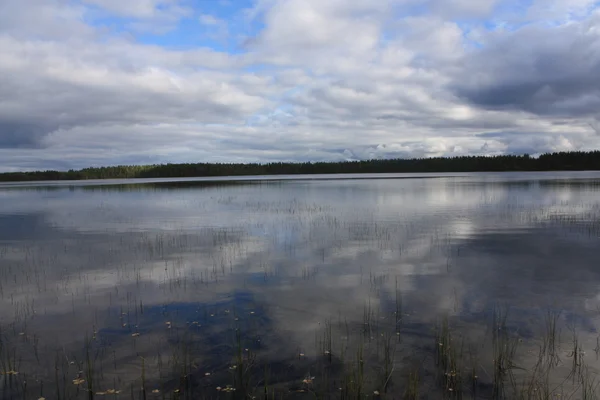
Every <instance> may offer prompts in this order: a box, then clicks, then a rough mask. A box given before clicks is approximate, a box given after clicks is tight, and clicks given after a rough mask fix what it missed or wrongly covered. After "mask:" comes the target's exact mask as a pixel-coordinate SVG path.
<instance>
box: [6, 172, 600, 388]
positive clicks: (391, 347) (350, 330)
mask: <svg viewBox="0 0 600 400" xmlns="http://www.w3.org/2000/svg"><path fill="white" fill-rule="evenodd" d="M360 177H361V178H364V179H350V178H353V177H352V176H344V177H335V178H336V179H331V178H332V177H331V176H329V177H324V178H327V179H326V180H318V179H314V177H311V178H312V179H300V180H297V179H296V180H292V179H291V178H293V177H283V178H284V179H282V177H277V178H276V179H274V178H271V179H272V180H262V181H261V180H260V179H258V178H256V177H253V178H251V179H250V180H247V181H243V182H233V181H228V182H217V181H215V180H203V181H202V180H201V181H193V180H174V181H165V180H162V181H144V182H133V183H132V182H129V181H127V182H123V181H117V182H101V184H99V183H98V182H87V183H85V184H79V183H72V182H71V183H66V184H59V183H51V184H48V183H40V184H37V185H36V184H17V185H15V184H0V285H1V286H0V289H1V300H0V328H1V332H0V338H1V340H2V341H1V343H0V361H1V364H0V369H1V370H2V373H3V377H2V381H1V382H2V383H1V385H2V393H3V396H4V397H5V398H35V399H37V398H38V397H45V398H91V397H90V396H91V395H92V394H93V395H94V396H102V395H110V396H115V397H117V398H132V397H133V398H145V397H148V398H154V397H156V398H163V397H164V398H198V397H203V398H212V397H219V396H221V397H222V396H234V397H240V398H242V397H244V398H247V397H260V398H263V397H270V396H271V395H273V396H274V397H277V398H280V397H286V396H288V395H289V396H308V397H309V398H313V397H315V396H316V397H330V396H334V397H344V396H346V397H354V398H356V397H365V396H367V397H379V396H382V397H383V396H388V397H390V398H400V397H402V396H404V395H407V393H408V396H411V395H412V392H411V390H412V389H410V387H411V385H413V384H414V385H413V386H417V387H419V393H420V394H419V396H421V397H427V396H428V395H429V396H431V397H429V398H437V397H436V396H437V395H432V393H438V395H440V396H441V394H442V393H443V394H444V395H446V396H450V395H452V396H454V395H455V394H454V393H456V392H455V391H456V390H457V389H460V392H461V396H462V395H464V396H466V397H469V396H471V395H475V396H482V397H483V398H491V397H492V396H496V394H494V389H493V387H494V385H496V386H498V382H497V379H496V378H494V373H493V371H492V370H493V369H494V367H493V365H494V364H493V363H494V362H495V361H494V360H496V359H497V354H496V353H494V352H493V343H492V342H493V340H496V339H494V338H495V336H494V334H493V331H497V330H498V329H499V328H498V323H499V322H498V321H499V319H498V317H497V316H498V315H501V316H506V320H505V321H504V322H501V325H502V327H501V330H502V332H506V335H507V337H510V338H514V339H515V341H518V343H519V345H518V346H519V348H518V350H517V351H516V355H515V363H518V364H519V365H520V366H522V369H519V370H518V371H522V370H528V371H529V370H530V369H531V368H530V367H531V365H533V364H532V363H533V361H532V360H535V358H536V357H537V354H538V353H537V351H538V350H537V349H538V348H539V347H540V346H541V345H542V344H543V343H546V342H547V337H548V322H549V321H550V320H552V316H554V318H555V321H556V323H557V325H558V328H557V330H556V332H558V339H557V340H558V341H559V342H560V344H559V345H557V347H556V354H557V358H559V359H560V361H559V362H557V366H556V368H554V369H553V371H552V374H548V376H552V377H553V378H552V379H550V378H549V380H552V381H553V382H554V381H556V382H559V383H560V382H562V381H563V380H564V379H565V378H567V377H568V378H569V379H568V381H569V382H571V380H573V383H572V384H571V386H572V387H570V388H568V389H560V390H563V392H562V393H567V391H568V393H571V392H570V391H573V392H574V393H577V394H576V396H580V392H581V390H582V389H581V387H583V386H584V385H585V382H583V383H581V382H580V381H581V380H584V378H583V377H584V373H578V375H577V377H578V378H577V382H575V378H574V376H575V375H573V377H571V376H570V375H571V370H572V369H573V367H572V364H573V359H574V358H575V361H577V356H578V355H579V354H581V356H580V357H581V358H582V360H580V362H579V364H580V366H579V368H580V369H582V368H583V367H582V365H583V364H585V369H586V371H587V372H589V373H592V374H595V371H596V369H595V367H596V366H597V354H598V350H600V348H598V347H595V346H597V338H598V334H597V326H599V325H598V324H599V323H600V320H599V318H598V317H599V316H600V313H599V311H600V262H599V261H598V260H599V259H600V173H537V174H535V173H528V174H510V173H507V174H447V175H427V174H420V175H392V176H385V177H386V178H388V179H377V178H381V177H382V176H375V175H374V176H360ZM296 178H297V177H296ZM305 178H306V177H305ZM389 178H394V179H389ZM495 315H496V319H494V318H495V317H494V316H495ZM500 320H502V318H500ZM446 321H447V322H448V324H450V326H451V329H452V332H453V335H454V340H455V341H456V342H458V341H459V339H457V338H460V342H461V346H460V349H461V350H460V360H461V361H460V367H456V368H454V367H453V368H454V369H456V370H457V371H456V373H458V374H463V379H462V381H461V383H460V384H461V387H460V388H459V387H458V386H452V385H456V383H455V382H454V383H453V382H450V383H449V382H448V380H447V378H444V377H443V376H442V377H441V378H440V371H439V367H440V365H439V364H440V362H439V349H438V348H436V346H437V345H438V342H439V341H440V333H439V332H440V326H443V325H444V324H445V323H446ZM436 327H437V328H436ZM436 329H437V330H436ZM490 332H492V333H490ZM544 338H546V339H544ZM573 338H576V339H577V343H578V344H576V345H575V346H573V344H572V343H573V340H574V339H573ZM490 341H492V342H490ZM489 343H492V344H491V345H490V346H491V347H490V346H488V344H489ZM578 346H579V347H578ZM457 347H458V346H457ZM573 347H575V349H576V350H575V351H573ZM578 348H579V350H577V349H578ZM465 349H467V350H468V351H467V350H465ZM594 349H596V351H594ZM363 363H364V364H363ZM459 369H460V371H458V370H459ZM473 370H474V371H476V372H472V371H473ZM554 370H555V371H554ZM240 371H241V372H240ZM359 371H360V373H359ZM469 371H471V372H469ZM590 371H591V372H590ZM17 373H18V374H17ZM469 374H470V375H469ZM474 374H476V375H478V378H477V379H476V380H475V381H473V379H472V376H473V375H474ZM515 374H517V373H516V372H515ZM518 374H521V375H523V376H526V373H523V372H519V373H518ZM415 375H418V376H419V378H418V380H414V379H413V378H412V377H414V376H415ZM441 375H444V372H443V371H442V372H441ZM521 375H519V376H521ZM555 375H556V376H557V378H554V376H555ZM527 376H528V375H527ZM469 377H470V378H469ZM571 378H573V379H571ZM411 379H412V380H411ZM469 379H471V380H469ZM536 379H537V378H536ZM265 381H266V382H267V384H265ZM472 381H473V382H472ZM415 382H416V383H415ZM440 382H441V383H440ZM494 382H496V383H494ZM228 385H229V387H230V388H231V389H228ZM449 385H450V387H449ZM519 385H520V384H519ZM582 385H583V386H582ZM555 386H557V385H553V386H552V387H553V388H554V387H555ZM218 387H220V388H221V390H217V388H218ZM515 387H517V386H516V384H514V385H513V389H514V388H515ZM519 387H520V386H519ZM557 387H558V386H557ZM561 387H562V386H561ZM340 388H341V390H340ZM449 388H450V389H454V390H450V391H449ZM578 388H579V389H578ZM233 389H236V391H235V392H234V391H233ZM556 390H558V389H556ZM113 391H115V392H113ZM116 391H118V392H119V393H116ZM384 391H387V392H388V394H385V393H384ZM265 393H266V394H265ZM273 393H274V394H273ZM556 393H559V392H558V391H557V392H556ZM467 394H468V395H467ZM503 396H504V397H505V398H511V396H512V395H509V394H504V395H503ZM530 398H533V397H530Z"/></svg>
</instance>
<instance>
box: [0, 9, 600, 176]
mask: <svg viewBox="0 0 600 400" xmlns="http://www.w3.org/2000/svg"><path fill="white" fill-rule="evenodd" d="M599 6H600V2H596V1H591V0H506V1H501V0H196V1H192V0H2V1H0V55H1V56H0V171H2V172H6V171H26V170H38V169H58V170H66V169H71V168H74V169H77V168H83V167H87V166H102V165H117V164H154V163H166V162H175V163H176V162H271V161H323V160H327V161H341V160H357V159H372V158H398V157H399V158H406V157H434V156H459V155H495V154H522V153H529V154H532V155H536V154H541V153H545V152H552V151H571V150H593V149H598V148H600V78H599V77H600V7H599Z"/></svg>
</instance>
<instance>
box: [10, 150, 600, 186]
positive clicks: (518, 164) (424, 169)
mask: <svg viewBox="0 0 600 400" xmlns="http://www.w3.org/2000/svg"><path fill="white" fill-rule="evenodd" d="M598 170H600V151H591V152H561V153H550V154H543V155H541V156H539V157H537V158H534V157H530V156H529V155H527V154H525V155H503V156H490V157H488V156H464V157H438V158H419V159H387V160H365V161H340V162H306V163H267V164H258V163H250V164H234V163H231V164H226V163H186V164H157V165H119V166H111V167H92V168H84V169H81V170H69V171H52V170H49V171H33V172H6V173H0V182H32V181H75V180H84V181H85V180H104V179H148V178H224V177H228V178H235V177H238V178H244V177H252V176H255V177H258V176H278V175H289V176H293V175H333V174H387V173H403V174H410V173H468V172H542V171H598ZM307 179H308V178H307ZM320 179H326V178H320ZM353 179H361V178H360V177H355V178H353ZM364 179H369V178H368V177H366V178H364ZM244 180H246V179H244Z"/></svg>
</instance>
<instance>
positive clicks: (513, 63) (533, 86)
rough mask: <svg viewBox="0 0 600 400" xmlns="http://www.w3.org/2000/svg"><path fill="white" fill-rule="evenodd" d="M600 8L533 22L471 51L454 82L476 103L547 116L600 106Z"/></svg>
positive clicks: (575, 114)
mask: <svg viewBox="0 0 600 400" xmlns="http://www.w3.org/2000/svg"><path fill="white" fill-rule="evenodd" d="M598 23H600V17H599V15H598V14H596V15H594V16H592V17H591V18H590V19H587V20H584V21H582V22H578V23H571V24H566V25H563V26H558V27H556V26H541V25H537V26H528V27H525V28H523V29H520V30H517V31H515V32H512V33H507V34H504V35H501V36H497V37H492V38H490V39H489V41H488V42H486V43H485V44H484V47H483V48H482V49H480V50H476V51H474V52H473V53H471V54H469V55H467V56H466V57H465V58H464V60H463V63H464V68H463V69H462V70H460V72H459V73H458V74H456V75H455V77H454V80H453V82H452V83H451V85H450V87H451V89H452V90H453V92H454V93H455V94H456V95H457V96H459V97H460V98H462V99H465V100H467V101H468V102H470V103H471V104H474V105H476V106H480V107H484V108H487V109H494V110H517V111H526V112H530V113H534V114H538V115H542V116H554V117H557V116H558V117H571V118H585V117H593V116H597V115H598V113H599V111H600V79H598V76H600V32H599V31H598V28H597V25H598Z"/></svg>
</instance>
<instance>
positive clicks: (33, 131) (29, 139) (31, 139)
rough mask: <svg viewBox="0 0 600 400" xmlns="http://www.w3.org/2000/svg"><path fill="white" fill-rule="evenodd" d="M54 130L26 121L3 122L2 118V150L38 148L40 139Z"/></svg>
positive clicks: (0, 142) (0, 129) (0, 134)
mask: <svg viewBox="0 0 600 400" xmlns="http://www.w3.org/2000/svg"><path fill="white" fill-rule="evenodd" d="M50 130H52V128H49V127H48V126H42V125H36V124H32V123H27V122H26V121H10V120H2V118H1V117H0V149H3V148H37V147H39V145H40V139H41V138H42V137H43V136H44V135H45V134H46V133H48V131H50Z"/></svg>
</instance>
